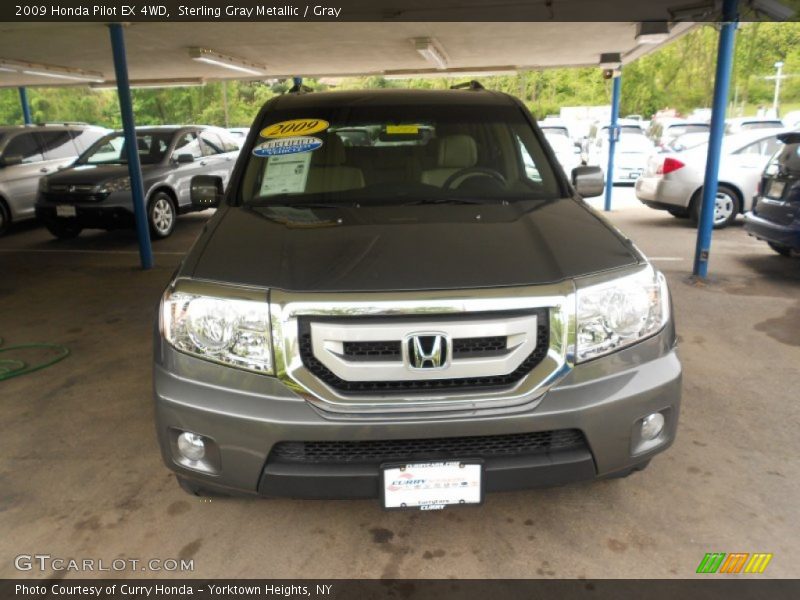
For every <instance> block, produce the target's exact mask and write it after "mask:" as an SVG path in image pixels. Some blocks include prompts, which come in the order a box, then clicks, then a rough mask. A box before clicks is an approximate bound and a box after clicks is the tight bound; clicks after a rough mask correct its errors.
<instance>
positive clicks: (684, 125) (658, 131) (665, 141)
mask: <svg viewBox="0 0 800 600" xmlns="http://www.w3.org/2000/svg"><path fill="white" fill-rule="evenodd" d="M650 131H651V136H652V138H653V141H654V143H655V145H656V146H657V147H658V148H660V149H662V150H667V149H669V148H670V147H671V146H672V144H673V143H674V142H675V140H676V139H677V138H678V137H679V136H682V135H685V134H687V133H701V134H705V135H708V133H709V132H710V131H711V125H710V124H709V123H705V122H702V121H685V120H675V121H668V122H667V123H664V124H658V125H656V126H654V127H653V128H651V130H650Z"/></svg>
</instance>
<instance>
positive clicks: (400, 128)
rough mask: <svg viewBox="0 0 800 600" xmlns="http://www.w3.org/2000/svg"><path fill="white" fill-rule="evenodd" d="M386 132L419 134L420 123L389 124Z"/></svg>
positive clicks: (391, 133)
mask: <svg viewBox="0 0 800 600" xmlns="http://www.w3.org/2000/svg"><path fill="white" fill-rule="evenodd" d="M386 133H387V134H389V135H417V134H418V133H419V125H387V126H386Z"/></svg>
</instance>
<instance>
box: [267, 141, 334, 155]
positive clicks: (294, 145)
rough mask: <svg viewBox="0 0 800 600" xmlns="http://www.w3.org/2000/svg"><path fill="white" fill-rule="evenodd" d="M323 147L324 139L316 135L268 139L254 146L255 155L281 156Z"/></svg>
mask: <svg viewBox="0 0 800 600" xmlns="http://www.w3.org/2000/svg"><path fill="white" fill-rule="evenodd" d="M321 147H322V140H321V139H319V138H316V137H290V138H278V139H275V140H267V141H266V142H262V143H260V144H259V145H258V146H256V147H255V148H253V154H254V155H255V156H281V155H284V154H299V153H300V152H312V151H314V150H316V149H318V148H321Z"/></svg>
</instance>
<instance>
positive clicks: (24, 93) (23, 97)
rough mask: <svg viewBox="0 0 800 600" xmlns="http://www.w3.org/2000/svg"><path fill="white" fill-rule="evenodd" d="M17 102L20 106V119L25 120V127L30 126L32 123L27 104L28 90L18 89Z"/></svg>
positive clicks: (29, 106)
mask: <svg viewBox="0 0 800 600" xmlns="http://www.w3.org/2000/svg"><path fill="white" fill-rule="evenodd" d="M19 102H20V104H22V118H23V119H24V120H25V125H31V124H32V123H33V119H32V118H31V105H30V104H29V103H28V90H27V89H25V88H24V87H20V88H19Z"/></svg>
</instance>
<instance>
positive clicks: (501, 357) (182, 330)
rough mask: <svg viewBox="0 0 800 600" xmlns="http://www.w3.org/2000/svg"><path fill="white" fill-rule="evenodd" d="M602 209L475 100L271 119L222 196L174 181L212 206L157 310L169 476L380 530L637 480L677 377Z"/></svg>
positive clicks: (665, 315)
mask: <svg viewBox="0 0 800 600" xmlns="http://www.w3.org/2000/svg"><path fill="white" fill-rule="evenodd" d="M223 189H224V190H225V191H224V194H223ZM603 189H604V184H603V176H602V171H601V169H600V168H599V167H592V166H578V167H576V168H574V169H573V170H572V171H571V173H565V172H564V171H563V170H562V168H561V166H559V162H558V160H557V158H556V156H555V154H554V153H553V151H552V150H551V148H550V146H549V145H548V144H547V143H546V141H545V138H544V135H543V134H542V132H541V130H540V129H539V128H538V126H537V125H536V123H535V120H534V118H533V117H532V116H531V114H530V113H529V112H528V110H527V109H526V108H525V107H524V105H523V104H522V103H521V102H520V101H518V100H516V99H515V98H513V97H511V96H508V95H505V94H502V93H497V92H491V91H487V90H484V89H483V88H482V87H481V86H480V85H479V84H477V83H472V84H470V85H468V86H464V87H462V88H460V89H451V90H444V91H429V90H417V91H413V90H399V89H394V90H378V91H372V90H371V91H341V92H323V93H311V92H305V91H300V92H298V93H289V94H284V95H282V96H279V97H276V98H274V99H272V100H270V101H269V102H267V103H266V104H265V105H264V107H263V109H262V110H261V112H260V113H259V115H258V116H257V118H256V121H255V122H254V124H253V126H252V128H251V130H250V133H249V135H248V137H247V140H246V142H245V143H244V146H243V149H242V152H241V154H240V156H239V160H238V162H237V163H236V167H235V168H234V171H233V174H232V176H231V179H230V183H229V184H228V185H227V186H224V187H223V181H222V179H221V178H219V177H216V176H213V175H197V176H195V177H193V178H192V180H191V201H192V203H193V206H194V207H195V208H206V207H212V206H216V207H218V209H217V212H216V214H215V215H214V216H213V217H212V219H211V221H210V222H209V224H208V226H207V227H206V228H205V229H204V230H203V232H202V234H201V235H200V237H199V238H198V239H197V241H196V242H195V244H194V246H193V248H192V249H191V251H190V252H189V254H188V255H187V257H186V258H185V260H184V261H183V262H182V263H181V266H180V268H179V269H178V270H177V271H176V272H175V274H174V276H173V278H172V280H171V282H170V283H169V285H168V287H167V289H166V290H165V292H164V294H163V297H162V300H161V304H160V309H159V321H158V325H157V328H156V331H155V356H154V363H155V364H154V370H155V372H154V390H155V391H154V393H155V408H156V421H157V433H158V439H159V442H160V445H161V450H162V454H163V458H164V461H165V462H166V464H167V466H168V467H169V468H171V469H172V470H174V471H175V473H176V475H177V479H178V482H179V483H180V485H181V486H182V487H183V488H184V489H185V490H186V491H188V492H190V493H194V494H198V495H203V494H252V495H261V496H286V497H297V498H374V499H376V500H377V501H379V502H381V503H382V505H383V506H384V507H385V508H389V509H392V508H422V509H438V508H443V507H445V506H447V505H450V504H476V503H481V502H483V501H484V500H486V499H487V498H488V499H489V501H490V497H489V496H487V494H488V493H489V492H495V491H503V490H512V489H522V488H531V487H537V486H552V485H558V484H564V483H567V482H573V481H581V480H593V479H598V478H609V477H624V476H627V475H630V474H632V473H634V472H636V471H639V470H641V469H643V468H645V467H646V466H647V464H648V463H649V462H650V460H651V458H653V457H654V456H655V455H657V454H659V453H660V452H662V451H664V450H666V449H667V448H668V447H669V446H670V445H671V444H672V442H673V440H674V439H675V433H676V426H677V422H678V413H679V407H680V398H681V364H680V361H679V359H678V356H677V354H676V334H675V325H674V322H673V317H672V310H671V302H670V294H669V291H668V289H667V285H666V281H665V278H664V276H663V275H662V274H661V273H660V272H659V271H658V270H657V269H656V268H655V267H654V266H653V265H652V264H651V263H650V262H649V261H648V260H647V258H646V257H645V256H643V255H642V253H641V252H640V251H639V250H638V249H637V248H636V247H635V246H634V245H633V243H631V241H630V240H629V239H628V238H627V237H626V236H625V234H624V233H622V232H620V231H619V230H617V229H616V228H614V227H613V226H611V225H610V224H609V223H608V222H607V221H606V220H605V219H604V218H602V217H601V216H600V215H599V214H598V213H596V212H595V211H594V210H593V209H591V208H590V207H589V206H588V205H587V204H586V203H585V202H584V201H583V198H584V197H591V196H598V195H601V194H602V193H603ZM586 489H587V493H591V492H590V491H589V488H586Z"/></svg>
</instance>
